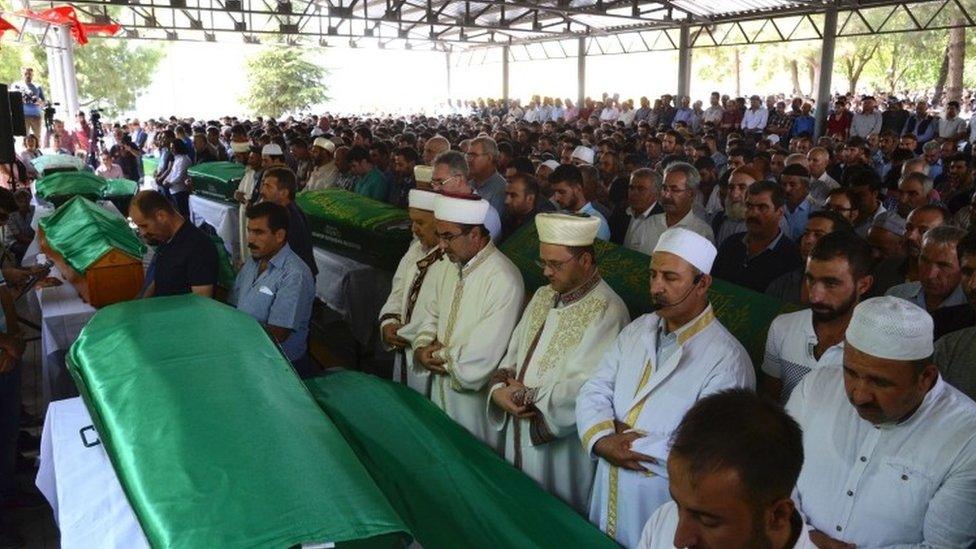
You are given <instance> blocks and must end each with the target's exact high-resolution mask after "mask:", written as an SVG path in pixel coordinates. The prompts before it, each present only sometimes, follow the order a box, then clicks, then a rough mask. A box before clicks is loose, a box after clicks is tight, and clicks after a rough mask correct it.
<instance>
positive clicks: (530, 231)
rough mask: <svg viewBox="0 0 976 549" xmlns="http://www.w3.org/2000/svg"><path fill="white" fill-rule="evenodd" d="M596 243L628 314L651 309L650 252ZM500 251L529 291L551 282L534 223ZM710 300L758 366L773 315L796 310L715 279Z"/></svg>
mask: <svg viewBox="0 0 976 549" xmlns="http://www.w3.org/2000/svg"><path fill="white" fill-rule="evenodd" d="M595 247H596V257H597V264H598V265H599V267H600V275H601V276H603V279H604V280H606V281H607V284H609V285H610V287H611V288H613V290H614V291H615V292H617V294H618V295H619V296H620V298H621V299H623V300H624V303H626V304H627V308H628V309H629V310H630V317H631V318H637V317H638V316H640V315H642V314H645V313H647V312H649V311H650V307H651V300H650V296H649V288H650V276H651V275H650V268H649V267H650V264H651V258H650V256H647V255H645V254H642V253H640V252H637V251H634V250H631V249H629V248H625V247H623V246H618V245H617V244H614V243H612V242H604V241H602V240H597V241H596V244H595ZM499 249H501V251H502V252H503V253H504V254H505V255H506V256H508V258H509V259H511V260H512V262H513V263H515V265H516V266H518V268H519V270H520V271H522V278H523V279H524V280H525V290H526V291H527V292H530V295H531V292H534V291H535V290H536V288H538V287H540V286H542V285H543V284H548V283H549V282H548V281H547V280H546V278H545V277H544V276H543V275H542V269H540V268H539V266H538V265H536V264H535V260H536V259H538V258H539V233H538V232H537V231H536V227H535V223H529V224H528V225H526V226H524V227H522V228H521V229H519V230H518V231H516V233H515V234H513V235H512V236H510V237H509V238H508V240H506V241H505V242H504V243H503V244H502V245H501V246H499ZM708 299H709V301H710V302H711V304H712V308H713V309H714V311H715V316H716V317H717V318H718V319H719V321H721V322H722V325H723V326H725V327H726V328H727V329H728V330H729V331H730V332H732V335H734V336H735V337H736V339H738V340H739V342H740V343H742V346H743V347H745V348H746V351H748V352H749V357H750V358H752V363H753V365H754V366H755V367H756V368H758V367H759V365H761V364H762V361H763V355H764V354H765V351H766V334H767V333H768V332H769V325H770V324H772V322H773V319H774V318H776V316H777V315H779V314H781V313H784V312H789V311H792V310H795V307H793V306H791V305H789V304H786V303H783V302H782V301H780V300H778V299H776V298H773V297H770V296H768V295H765V294H761V293H758V292H754V291H752V290H749V289H747V288H743V287H742V286H738V285H736V284H731V283H729V282H725V281H724V280H718V279H713V280H712V287H711V289H710V290H709V292H708Z"/></svg>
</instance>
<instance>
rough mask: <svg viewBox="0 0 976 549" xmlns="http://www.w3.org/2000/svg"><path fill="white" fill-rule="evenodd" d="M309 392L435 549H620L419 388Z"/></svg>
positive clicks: (327, 387) (317, 385)
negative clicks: (475, 435)
mask: <svg viewBox="0 0 976 549" xmlns="http://www.w3.org/2000/svg"><path fill="white" fill-rule="evenodd" d="M307 384H308V388H309V389H310V390H311V392H312V395H313V396H314V397H315V399H316V400H317V401H318V403H319V406H321V407H322V409H323V410H325V412H326V413H327V414H328V415H329V417H330V418H332V421H333V422H335V424H336V425H337V426H338V427H339V430H340V431H341V432H342V435H343V436H344V437H345V438H346V441H348V442H349V444H350V446H352V448H353V449H354V450H355V451H356V454H357V455H358V456H359V459H360V460H361V461H362V463H363V464H364V465H365V466H366V468H367V469H368V470H369V472H370V474H371V475H372V476H373V479H374V480H375V482H376V484H377V485H378V486H379V487H380V489H382V490H383V492H384V494H386V497H387V499H388V500H389V501H390V503H391V504H392V505H393V507H394V508H395V509H396V511H397V512H398V513H399V514H400V516H401V517H403V520H404V521H405V522H406V523H407V525H408V526H409V527H410V530H411V531H412V532H413V534H414V536H415V538H416V540H417V541H418V542H419V543H420V544H421V545H422V546H423V547H425V548H426V549H437V548H460V547H463V548H465V549H480V548H485V549H498V548H507V547H553V548H567V547H586V548H599V547H616V546H617V545H616V544H615V543H614V542H613V540H611V539H610V538H608V537H606V536H605V535H604V534H603V533H602V532H600V530H598V529H597V528H596V527H594V526H593V525H591V524H590V523H589V522H587V521H586V519H585V518H583V517H581V516H579V515H578V514H576V512H575V511H573V510H572V509H571V508H570V507H569V506H567V505H566V504H564V503H563V502H561V501H559V500H558V499H556V498H555V497H553V496H552V495H550V494H548V493H546V492H545V491H544V490H542V489H541V488H539V486H538V485H537V484H536V483H535V482H534V481H533V480H532V479H530V478H529V477H527V476H525V474H523V473H522V472H520V471H518V470H517V469H515V468H514V467H512V466H511V465H509V464H508V462H506V461H505V460H503V459H502V458H500V457H498V455H496V454H495V453H494V452H493V451H491V450H490V449H489V448H488V447H487V446H485V445H484V444H482V443H481V442H480V441H478V440H477V439H475V438H474V437H473V436H471V434H470V433H468V432H467V431H465V430H464V428H462V427H460V426H459V425H458V424H457V423H455V422H454V421H453V420H451V418H449V417H447V415H445V414H444V412H442V411H441V410H440V409H439V408H437V407H436V406H434V404H432V403H431V402H430V401H429V400H428V399H426V398H424V397H423V396H422V395H420V394H418V393H416V392H415V391H413V390H412V389H410V388H408V387H406V386H404V385H400V384H396V383H392V382H390V381H386V380H382V379H379V378H377V377H373V376H369V375H366V374H362V373H358V372H341V373H335V374H330V375H327V376H325V377H320V378H317V379H312V380H310V381H308V382H307Z"/></svg>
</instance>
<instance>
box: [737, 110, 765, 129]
mask: <svg viewBox="0 0 976 549" xmlns="http://www.w3.org/2000/svg"><path fill="white" fill-rule="evenodd" d="M768 118H769V111H767V110H766V108H765V107H760V108H758V109H756V110H752V109H746V112H745V113H743V115H742V124H741V127H742V129H743V130H754V131H757V130H762V129H763V128H765V127H766V120H767V119H768Z"/></svg>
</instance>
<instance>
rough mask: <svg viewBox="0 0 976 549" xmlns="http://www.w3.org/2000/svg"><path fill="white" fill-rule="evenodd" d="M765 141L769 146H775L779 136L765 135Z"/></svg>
mask: <svg viewBox="0 0 976 549" xmlns="http://www.w3.org/2000/svg"><path fill="white" fill-rule="evenodd" d="M766 141H769V143H770V144H771V145H775V144H777V143H779V136H778V135H776V134H775V133H774V134H770V135H767V136H766Z"/></svg>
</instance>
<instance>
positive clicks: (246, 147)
mask: <svg viewBox="0 0 976 549" xmlns="http://www.w3.org/2000/svg"><path fill="white" fill-rule="evenodd" d="M230 150H231V151H233V152H234V154H240V153H246V152H250V151H251V144H250V143H248V142H246V141H245V142H244V143H241V142H239V141H234V142H233V143H231V144H230Z"/></svg>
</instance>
